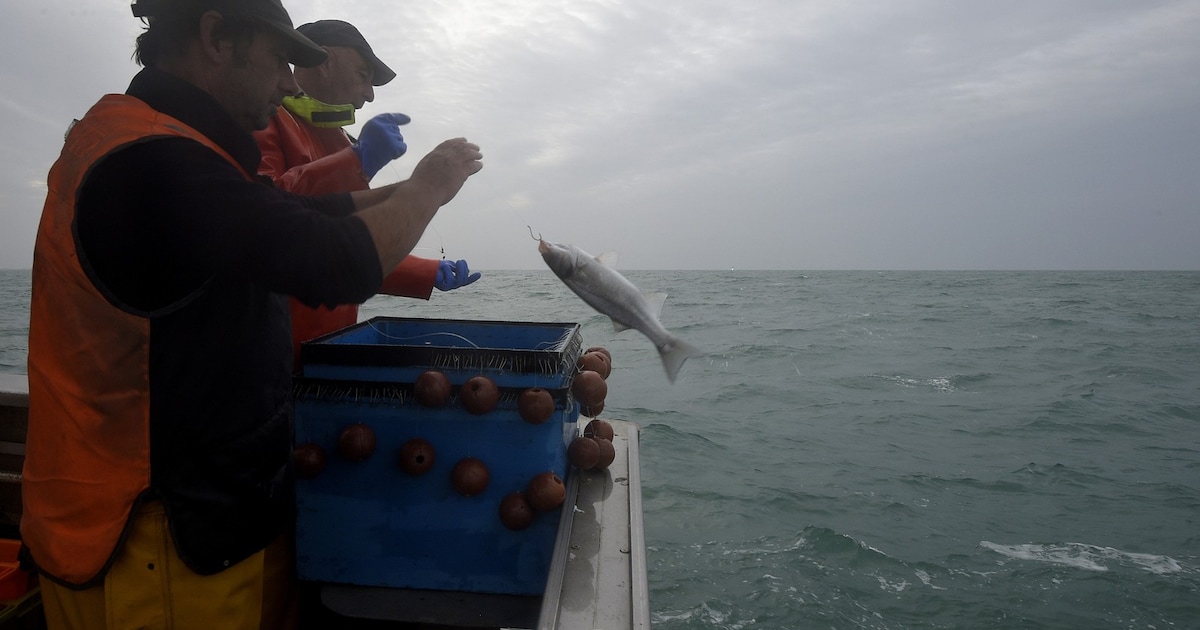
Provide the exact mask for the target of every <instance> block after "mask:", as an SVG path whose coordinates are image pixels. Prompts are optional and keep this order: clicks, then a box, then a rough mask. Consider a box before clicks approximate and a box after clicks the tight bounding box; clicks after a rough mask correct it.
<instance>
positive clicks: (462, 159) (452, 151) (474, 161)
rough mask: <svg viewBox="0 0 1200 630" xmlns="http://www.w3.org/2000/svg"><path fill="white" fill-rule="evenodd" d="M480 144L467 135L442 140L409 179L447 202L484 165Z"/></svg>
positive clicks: (422, 159)
mask: <svg viewBox="0 0 1200 630" xmlns="http://www.w3.org/2000/svg"><path fill="white" fill-rule="evenodd" d="M482 159H483V154H482V153H480V152H479V146H478V145H475V144H472V143H470V142H467V139H466V138H453V139H451V140H446V141H445V142H443V143H441V144H439V145H438V146H437V147H436V148H434V150H433V151H430V152H429V154H427V155H426V156H425V157H423V158H421V161H420V162H418V163H417V166H416V168H414V169H413V172H412V176H411V177H410V178H409V182H410V183H412V184H416V185H418V186H420V187H422V188H425V189H426V190H428V191H430V193H431V194H433V195H434V198H435V199H437V200H438V205H439V206H443V205H446V204H447V203H449V202H450V200H451V199H454V196H455V195H457V194H458V191H459V190H460V189H461V188H462V185H463V184H464V183H466V181H467V178H468V177H470V176H472V175H474V174H475V173H478V172H479V169H481V168H483V163H482V162H481V161H480V160H482Z"/></svg>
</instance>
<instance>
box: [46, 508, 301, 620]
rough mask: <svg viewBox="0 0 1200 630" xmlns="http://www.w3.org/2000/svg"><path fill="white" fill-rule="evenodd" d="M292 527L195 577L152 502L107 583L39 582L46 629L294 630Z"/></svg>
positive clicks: (138, 520)
mask: <svg viewBox="0 0 1200 630" xmlns="http://www.w3.org/2000/svg"><path fill="white" fill-rule="evenodd" d="M291 540H292V539H291V534H290V532H289V533H287V534H285V535H283V536H280V538H279V540H276V541H275V542H274V543H272V544H271V546H270V547H268V548H267V549H266V550H264V551H260V552H258V553H256V554H254V555H253V556H250V557H249V558H247V559H245V560H243V561H241V562H239V563H238V564H236V565H234V566H231V567H229V568H228V569H225V570H224V571H221V572H220V573H217V574H216V575H208V576H204V575H198V574H196V573H194V572H193V571H192V570H191V569H189V568H188V567H187V566H186V565H184V563H183V560H182V559H180V558H179V555H178V554H176V552H175V543H174V541H173V540H172V539H171V532H170V528H169V526H168V525H167V518H166V514H165V513H164V512H163V508H162V505H161V504H159V503H151V504H149V505H147V506H145V507H143V508H142V509H141V510H140V511H139V512H138V514H137V516H136V517H135V518H134V523H133V530H132V531H131V532H130V535H129V538H128V539H127V540H126V541H125V545H124V547H122V549H121V551H120V553H119V554H118V556H117V559H116V561H115V562H114V563H113V566H112V568H111V569H110V570H109V572H108V574H107V575H106V576H105V578H104V584H103V585H98V586H95V587H92V588H89V589H87V590H83V591H76V590H72V589H69V588H66V587H63V586H60V585H58V584H55V583H53V582H51V581H50V580H48V579H43V580H41V584H42V605H43V607H44V609H45V613H46V626H47V629H48V630H141V629H147V630H151V629H153V630H218V629H219V630H226V629H228V630H260V629H262V630H290V629H291V628H294V627H295V625H296V609H295V606H296V602H297V601H298V599H297V588H296V577H295V562H294V559H293V558H294V556H293V554H292V544H291Z"/></svg>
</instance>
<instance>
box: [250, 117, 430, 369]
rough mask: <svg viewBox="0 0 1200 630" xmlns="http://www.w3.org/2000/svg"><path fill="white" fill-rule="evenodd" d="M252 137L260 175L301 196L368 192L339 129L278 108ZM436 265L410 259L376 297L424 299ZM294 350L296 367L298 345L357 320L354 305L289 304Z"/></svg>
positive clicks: (346, 139)
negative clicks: (258, 154) (259, 157)
mask: <svg viewBox="0 0 1200 630" xmlns="http://www.w3.org/2000/svg"><path fill="white" fill-rule="evenodd" d="M254 139H255V140H256V141H257V142H258V147H259V149H260V150H261V151H262V155H263V159H262V164H261V165H260V166H259V169H258V172H259V174H260V175H266V176H267V177H270V178H271V179H272V180H273V181H274V182H275V185H276V186H278V187H280V188H282V189H284V190H287V191H289V192H294V193H297V194H301V195H324V194H329V193H335V192H352V191H355V190H366V189H367V188H369V186H370V181H369V180H368V178H367V176H366V175H365V174H364V173H363V172H362V164H361V162H359V159H358V155H357V154H356V153H354V150H353V149H351V148H350V146H351V144H350V139H349V138H348V137H347V136H346V132H344V131H342V129H341V128H322V127H314V126H312V125H310V124H308V123H306V122H304V120H302V119H300V118H299V117H297V116H295V115H293V114H292V113H291V112H289V111H287V109H285V108H283V107H280V108H279V109H278V111H277V112H276V113H275V115H274V116H272V117H271V122H270V124H269V125H268V127H267V128H266V129H263V130H262V131H257V132H255V134H254ZM439 262H440V261H438V260H432V259H428V258H418V257H416V256H408V257H406V258H405V259H404V260H403V261H401V262H400V264H399V265H398V266H397V267H396V268H395V269H394V270H392V272H391V273H390V274H388V276H387V277H386V278H384V280H383V287H382V288H381V289H380V291H379V292H380V293H383V294H385V295H397V296H402V297H412V298H420V299H423V300H428V299H429V296H430V295H431V294H432V293H433V283H434V280H436V279H437V270H438V264H439ZM291 311H292V347H293V350H294V351H295V356H296V361H297V365H299V358H300V344H301V343H303V342H305V341H308V340H309V339H313V338H315V337H319V336H321V335H324V334H326V333H329V332H333V331H335V330H338V329H339V328H344V327H346V326H351V325H353V324H355V323H357V322H358V305H357V304H343V305H341V306H337V307H334V308H329V307H325V306H319V307H317V308H312V307H309V306H306V305H304V304H303V303H301V302H299V301H298V300H292V301H291Z"/></svg>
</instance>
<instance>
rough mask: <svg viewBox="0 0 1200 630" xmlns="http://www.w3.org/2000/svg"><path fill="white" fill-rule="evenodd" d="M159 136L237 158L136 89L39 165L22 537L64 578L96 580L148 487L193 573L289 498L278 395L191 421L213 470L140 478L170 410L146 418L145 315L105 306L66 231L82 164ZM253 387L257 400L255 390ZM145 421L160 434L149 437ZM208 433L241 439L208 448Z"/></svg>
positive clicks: (208, 566) (260, 528) (96, 110)
mask: <svg viewBox="0 0 1200 630" xmlns="http://www.w3.org/2000/svg"><path fill="white" fill-rule="evenodd" d="M164 137H168V138H174V137H183V138H189V139H191V140H194V141H196V142H199V143H201V144H202V145H204V146H206V147H207V148H209V149H211V150H212V151H213V152H215V153H216V154H217V155H219V156H221V157H222V158H224V159H225V160H228V161H229V162H230V163H231V164H233V165H235V166H238V162H237V161H236V160H235V159H234V158H233V157H232V156H230V155H229V154H228V153H227V152H225V151H224V150H223V149H221V148H220V147H219V146H218V145H217V144H215V143H214V142H212V141H211V140H209V139H208V138H206V137H205V136H204V135H202V134H201V133H200V132H198V131H196V130H194V129H192V128H190V127H188V126H187V125H185V124H183V123H181V122H180V121H178V120H176V119H174V118H171V117H169V116H167V115H165V114H162V113H160V112H158V111H156V110H154V109H152V108H151V107H149V106H148V105H146V104H145V103H144V102H142V101H141V100H139V99H137V98H134V97H131V96H126V95H108V96H105V97H104V98H102V99H101V100H100V101H99V102H98V103H97V104H96V105H95V106H93V108H92V109H91V110H89V112H88V113H87V115H86V116H84V118H83V119H82V120H80V121H78V122H77V123H76V124H75V125H74V127H73V128H72V129H71V131H70V132H69V133H68V136H67V141H66V144H65V145H64V147H63V151H62V153H61V155H60V157H59V159H58V161H57V162H55V165H54V167H53V168H52V169H51V171H50V174H49V178H48V181H47V187H48V194H47V197H46V204H45V207H44V209H43V212H42V218H41V223H40V225H39V227H38V234H37V241H36V246H35V249H34V261H33V295H32V300H31V305H30V325H29V362H28V367H29V429H28V434H27V441H26V458H25V465H24V469H23V480H22V495H23V503H24V512H23V514H22V520H21V537H22V540H23V542H24V544H25V545H26V546H27V547H28V548H29V549H30V552H31V555H32V557H33V560H34V561H35V562H36V563H37V565H38V568H39V570H41V571H42V572H43V573H44V574H47V575H49V576H50V577H51V578H53V579H54V580H56V581H59V582H61V583H64V584H68V585H72V586H77V587H86V586H89V585H92V584H95V583H97V582H98V581H99V580H102V579H103V575H104V572H105V571H106V569H107V567H108V566H109V565H110V564H111V562H112V560H113V558H115V557H116V554H117V552H118V549H119V546H120V541H121V540H122V539H123V537H124V536H125V532H126V531H127V528H128V527H129V524H130V522H131V518H132V514H133V513H134V511H135V510H136V509H137V506H138V504H139V502H141V501H142V500H143V499H145V498H147V497H150V496H153V497H156V498H159V499H162V500H163V501H164V504H165V505H167V508H168V510H169V511H171V510H173V511H174V514H175V517H177V518H178V519H180V520H176V521H172V531H173V533H175V534H176V536H177V542H178V543H179V544H181V545H183V544H185V543H187V544H189V545H191V546H190V547H188V549H189V550H191V551H194V552H195V554H191V555H187V556H185V559H188V560H189V566H191V567H192V568H193V569H196V570H198V571H199V572H201V573H213V572H216V571H219V570H221V569H222V568H223V567H225V566H229V565H231V564H233V563H236V562H238V561H240V560H241V559H242V558H244V557H246V556H247V555H248V554H249V553H252V552H253V550H254V548H255V547H256V546H257V547H258V548H261V545H260V544H259V540H257V539H269V538H270V537H273V536H274V535H275V534H276V533H277V531H278V529H279V528H280V527H281V526H282V523H283V519H284V518H286V514H288V513H289V512H288V510H290V509H291V507H290V500H289V499H288V497H287V496H286V492H287V490H286V488H287V486H286V485H284V484H285V481H284V480H283V477H281V475H283V474H285V473H284V472H283V471H285V470H286V469H287V465H288V464H287V460H288V455H289V451H288V450H287V444H288V431H289V424H288V422H287V417H288V416H287V411H288V408H287V407H286V397H285V398H283V400H284V406H282V407H278V408H274V407H272V409H273V411H272V412H271V414H272V416H273V417H271V418H270V419H263V418H261V417H250V416H244V417H232V414H231V415H230V416H225V415H222V416H221V417H211V418H207V419H205V420H204V421H203V422H204V425H205V426H204V427H203V430H204V431H207V432H208V433H207V435H210V436H215V437H211V438H205V439H206V440H208V441H200V442H198V443H194V450H195V451H199V452H200V455H201V457H213V456H214V453H215V457H216V458H219V461H220V462H221V464H220V465H219V466H218V467H217V468H220V470H218V469H217V468H209V469H208V471H209V472H208V473H206V474H204V475H199V476H197V475H192V476H191V477H188V476H187V475H188V474H191V473H190V472H188V471H184V473H182V474H176V471H175V470H174V469H172V468H170V466H177V465H178V464H176V463H174V462H172V461H167V463H166V467H165V468H163V471H164V473H163V474H164V477H163V478H162V479H157V480H155V479H152V474H154V475H157V474H158V472H156V471H157V470H158V469H156V468H154V467H153V466H152V461H151V445H152V442H153V443H155V444H157V443H158V441H164V440H169V439H170V438H169V437H164V433H163V432H165V431H168V430H169V429H168V428H167V427H168V426H170V424H169V423H172V422H181V421H182V420H181V419H180V418H177V417H167V418H160V419H158V420H154V421H153V422H152V418H153V417H154V407H153V404H152V400H151V399H152V396H151V389H152V387H151V385H152V382H153V381H154V378H155V377H154V375H153V374H152V373H151V372H152V370H151V366H152V359H151V352H152V342H151V328H152V326H153V318H152V315H151V314H146V313H140V312H137V311H134V310H132V309H126V308H122V307H120V306H118V305H116V304H114V303H113V302H111V301H110V300H109V299H108V298H107V297H106V296H105V295H104V294H102V292H101V291H100V290H99V289H97V287H96V285H95V284H94V283H93V282H92V280H91V279H90V277H89V275H88V272H87V271H86V267H87V263H86V262H85V261H84V258H83V256H82V254H81V252H80V250H79V249H78V247H77V244H76V240H75V236H74V229H73V228H74V224H75V210H76V208H75V203H76V196H77V195H78V191H79V190H80V188H81V187H82V185H83V182H84V181H85V179H86V177H87V176H88V174H89V172H90V170H91V168H93V167H94V165H95V164H97V163H98V162H99V161H100V160H101V159H103V158H104V157H105V156H107V155H109V154H111V153H112V152H114V151H117V150H120V149H121V148H123V147H125V146H128V145H131V144H133V143H136V142H142V141H147V140H153V139H156V138H164ZM238 168H239V170H240V168H241V167H240V166H239V167H238ZM242 173H243V175H245V176H246V177H247V179H250V178H251V175H250V174H249V173H246V172H245V171H242ZM219 285H220V283H219V282H210V283H208V284H207V285H206V286H205V288H202V289H201V290H200V292H198V293H197V294H196V295H194V296H192V298H195V299H191V298H189V299H190V301H191V303H194V302H195V301H197V300H203V299H205V298H204V295H205V294H206V292H207V291H209V290H211V289H212V288H214V287H216V286H219ZM181 308H182V307H181ZM186 360H187V358H179V359H176V360H175V361H176V363H177V364H178V362H179V361H186ZM247 386H248V387H255V386H256V384H255V383H250V384H247ZM159 387H160V388H161V387H163V385H161V384H160V385H159ZM256 395H257V396H258V398H260V399H262V398H267V395H266V393H258V394H256ZM274 404H276V403H273V402H270V401H268V403H267V405H266V406H270V405H274ZM159 422H164V423H168V424H163V425H160V424H156V423H159ZM156 430H161V431H160V433H159V434H158V436H157V437H152V433H154V432H155V431H156ZM215 440H221V443H222V444H231V443H236V444H238V445H244V447H245V448H244V450H237V451H235V450H232V449H230V450H223V448H214V445H215V444H216V442H215ZM276 444H278V445H282V446H281V447H278V448H277V447H276V446H275V445H276ZM156 448H157V447H156ZM217 451H219V452H217ZM177 454H178V451H176V453H173V454H172V455H170V457H172V458H174V457H176V455H177ZM158 457H160V458H162V457H165V456H164V455H161V454H160V455H159V456H158ZM156 461H159V462H160V463H161V462H163V461H166V460H161V459H159V460H156ZM187 461H191V460H187ZM159 465H160V464H155V465H154V466H159ZM227 471H229V472H230V475H240V477H238V478H239V479H244V480H245V481H246V483H247V485H248V486H250V487H253V488H254V490H252V491H251V492H248V493H247V492H243V491H242V490H241V489H240V488H234V487H232V486H230V485H223V486H222V485H219V484H227V481H226V480H227V479H229V478H231V476H227V475H226V474H225V473H226V472H227ZM247 471H249V472H247ZM188 479H194V480H198V481H188ZM189 483H190V484H193V485H188V484H189ZM210 483H212V484H218V485H210ZM197 484H198V485H197ZM217 487H219V488H220V490H214V488H217ZM220 493H227V495H226V496H223V497H221V496H218V495H220ZM197 497H202V498H201V499H200V500H199V501H197V500H196V499H197ZM213 497H218V498H216V499H213ZM215 524H219V525H220V527H215V526H214V525H215ZM228 532H232V533H228ZM225 536H232V537H233V538H226V537H225ZM247 539H248V540H247ZM193 562H194V563H196V564H193Z"/></svg>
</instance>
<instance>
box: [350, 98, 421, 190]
mask: <svg viewBox="0 0 1200 630" xmlns="http://www.w3.org/2000/svg"><path fill="white" fill-rule="evenodd" d="M410 120H412V119H411V118H409V117H408V116H405V115H404V114H379V115H378V116H375V117H374V118H372V119H371V120H368V121H367V122H366V123H364V124H363V128H362V133H361V134H359V136H358V144H356V145H354V146H353V147H352V148H353V149H354V152H355V153H357V154H358V161H359V162H362V170H363V173H366V175H367V179H370V178H372V177H375V173H378V172H379V169H381V168H383V166H384V165H385V164H387V163H388V162H391V161H392V160H394V159H396V158H398V157H400V156H401V155H404V152H405V151H408V145H407V144H405V143H404V136H402V135H400V125H407V124H408V122H409V121H410Z"/></svg>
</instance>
